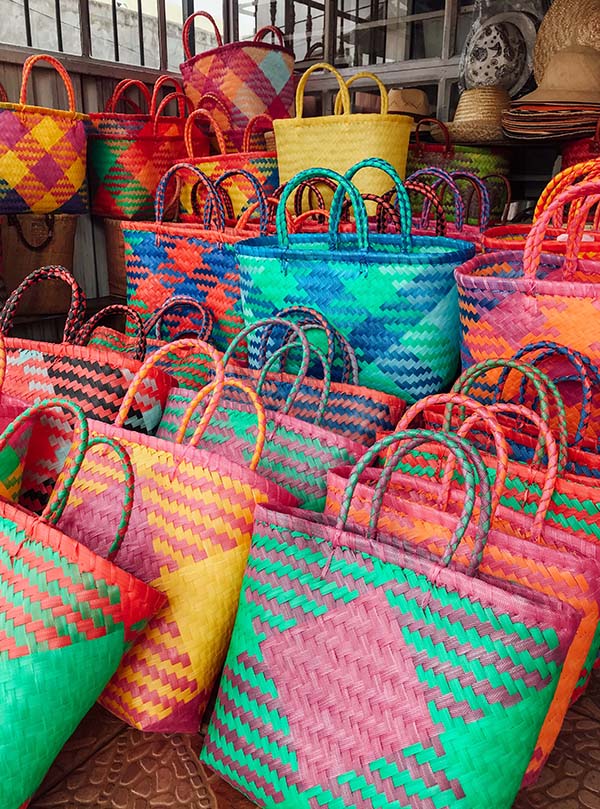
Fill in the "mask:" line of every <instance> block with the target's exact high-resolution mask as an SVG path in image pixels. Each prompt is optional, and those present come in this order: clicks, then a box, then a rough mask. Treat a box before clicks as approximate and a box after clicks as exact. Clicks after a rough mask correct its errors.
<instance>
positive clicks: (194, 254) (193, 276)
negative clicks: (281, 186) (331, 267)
mask: <svg viewBox="0 0 600 809" xmlns="http://www.w3.org/2000/svg"><path fill="white" fill-rule="evenodd" d="M184 173H189V174H191V175H192V176H194V175H195V176H196V177H197V178H198V180H199V181H200V183H201V184H202V185H204V187H205V188H206V191H207V194H208V198H209V199H210V200H211V202H212V216H211V220H212V224H211V221H210V220H207V221H206V222H205V223H204V225H197V224H190V223H174V222H163V212H164V204H165V193H166V189H167V186H168V183H169V181H170V179H171V178H172V177H174V176H178V175H179V174H184ZM257 192H258V196H259V198H260V200H261V205H262V217H261V219H262V221H263V223H264V227H265V228H266V226H267V208H266V202H265V200H264V196H262V195H261V193H260V187H257ZM122 228H123V240H124V242H125V260H126V265H127V303H128V304H129V306H131V307H132V308H134V309H136V310H137V311H138V312H139V313H140V315H141V317H142V319H143V320H147V319H148V318H150V317H152V315H153V314H154V312H155V311H156V310H157V309H158V307H159V306H160V305H161V304H163V303H164V302H165V301H166V300H167V299H168V298H170V297H171V296H172V295H173V294H176V295H188V296H190V297H192V298H196V299H197V300H199V301H200V302H201V303H204V304H206V305H207V306H208V308H209V309H210V310H211V312H212V314H213V316H214V319H215V326H214V330H213V340H214V343H215V345H216V346H217V348H218V349H219V350H220V351H225V350H226V349H227V346H228V344H229V342H230V340H231V339H232V338H233V337H234V336H235V335H236V334H237V333H238V332H239V331H241V329H242V328H243V320H242V315H241V307H240V303H239V298H240V281H239V270H238V260H237V256H236V253H235V245H236V244H237V242H239V241H240V240H241V239H244V238H247V237H248V235H254V234H253V233H252V234H249V233H246V232H245V231H243V230H238V229H234V228H230V227H226V225H225V209H224V206H223V202H222V199H221V197H220V195H219V193H218V191H217V190H216V189H215V187H214V185H213V183H212V182H211V181H210V180H209V179H208V177H206V176H205V175H204V174H203V173H202V172H201V171H200V170H199V169H197V168H195V167H194V166H191V165H188V164H186V163H178V164H176V165H175V166H173V167H172V168H170V169H169V171H167V172H166V174H165V175H164V176H163V178H162V180H161V181H160V185H159V187H158V191H157V193H156V205H155V221H154V222H127V223H123V225H122Z"/></svg>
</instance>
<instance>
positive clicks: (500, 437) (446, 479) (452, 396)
mask: <svg viewBox="0 0 600 809" xmlns="http://www.w3.org/2000/svg"><path fill="white" fill-rule="evenodd" d="M436 405H449V406H452V405H459V406H460V407H464V408H466V409H467V410H469V411H471V413H473V414H474V415H476V416H477V420H478V421H484V422H485V424H486V425H487V427H488V428H489V431H490V433H491V435H492V438H493V440H494V445H495V448H496V456H497V461H498V469H497V475H496V481H495V483H494V490H493V493H492V514H494V513H495V511H496V509H497V508H498V505H499V504H500V497H501V496H502V492H503V491H504V486H505V482H506V475H507V472H508V445H507V443H506V438H505V436H504V432H503V431H502V428H501V426H500V424H499V423H498V420H497V419H496V417H495V416H494V415H493V414H492V413H491V412H490V408H489V406H488V405H482V404H481V402H478V401H477V400H476V399H471V398H470V397H469V396H465V395H463V394H462V393H439V394H434V395H433V396H426V397H425V398H424V399H421V400H420V401H418V402H416V403H415V404H414V405H412V406H411V407H409V408H408V410H407V411H406V412H405V413H404V415H403V416H402V418H401V419H400V421H399V422H398V425H397V426H396V428H395V429H396V431H398V430H406V429H408V427H409V425H410V423H411V422H412V421H413V420H414V419H415V418H416V416H418V415H419V414H420V413H422V412H424V411H425V410H427V409H428V408H430V407H435V406H436ZM444 432H451V431H450V430H449V429H446V428H444ZM461 437H462V436H461ZM453 471H454V459H453V457H452V456H450V458H448V460H447V461H446V468H445V470H444V474H443V478H442V483H443V485H442V490H441V493H440V501H439V502H440V508H444V509H445V508H446V506H447V504H448V500H449V498H450V487H451V483H452V474H453Z"/></svg>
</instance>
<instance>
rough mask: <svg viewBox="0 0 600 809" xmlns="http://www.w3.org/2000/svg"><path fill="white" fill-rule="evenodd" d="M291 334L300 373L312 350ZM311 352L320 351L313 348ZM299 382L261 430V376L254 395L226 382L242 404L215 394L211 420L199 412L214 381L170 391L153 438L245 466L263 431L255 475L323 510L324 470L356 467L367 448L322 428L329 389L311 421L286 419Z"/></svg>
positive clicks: (246, 388) (235, 382) (268, 414)
mask: <svg viewBox="0 0 600 809" xmlns="http://www.w3.org/2000/svg"><path fill="white" fill-rule="evenodd" d="M295 330H296V333H297V336H298V337H299V339H300V340H301V344H302V348H303V354H304V363H303V369H304V368H305V367H306V364H307V362H308V354H309V351H310V348H309V345H308V341H307V339H306V336H305V335H304V333H303V332H302V330H301V329H299V328H298V327H295ZM247 333H248V332H246V333H244V334H247ZM313 351H319V350H318V349H315V348H313ZM319 353H320V352H319ZM321 356H322V355H321ZM322 361H323V367H324V368H325V369H326V373H328V370H329V367H328V363H327V360H326V358H325V357H324V356H322ZM266 369H268V366H266ZM226 371H227V373H229V371H230V366H229V365H227V366H226ZM242 378H243V377H242ZM301 382H302V376H298V377H297V378H296V379H295V383H294V385H293V386H292V388H291V390H290V393H289V395H288V397H287V399H286V400H284V403H283V406H282V407H281V408H278V409H277V410H274V409H269V410H266V412H263V418H265V419H266V425H265V426H264V427H261V419H260V418H259V419H258V423H257V417H256V408H257V407H260V409H261V411H263V408H264V407H265V406H266V405H265V404H264V400H262V397H261V390H262V385H263V378H262V377H261V378H259V380H258V383H257V384H256V391H254V390H253V389H252V387H250V386H248V385H247V384H244V382H241V381H240V380H239V379H235V378H231V379H226V388H227V394H229V389H230V388H237V389H240V388H241V390H242V391H243V394H244V397H245V398H246V402H244V401H243V400H242V401H241V402H240V401H235V400H232V399H231V398H230V396H229V395H226V396H223V397H221V396H220V395H219V396H218V397H216V396H213V397H211V399H210V400H209V407H210V408H211V409H214V405H215V402H216V401H218V407H217V408H216V410H214V412H213V413H211V414H210V416H209V417H207V416H206V412H207V411H204V412H203V411H202V410H201V409H199V410H197V408H198V405H199V404H200V402H201V401H202V400H203V399H206V397H207V391H210V390H211V389H212V387H213V385H214V383H213V384H211V385H209V386H208V388H204V389H203V390H202V391H200V392H199V393H195V392H194V391H191V390H189V389H188V390H186V389H183V388H173V389H172V390H171V392H170V393H169V397H168V399H167V403H166V405H165V410H164V413H163V417H162V420H161V423H160V425H159V427H158V431H157V437H158V438H164V439H167V440H169V439H170V440H173V439H175V440H176V441H177V442H182V441H183V440H185V439H190V440H191V441H192V443H193V444H194V445H195V446H198V447H200V448H204V449H208V450H211V451H213V452H215V453H216V452H220V453H222V454H223V456H224V457H228V458H232V459H233V460H235V461H237V462H238V463H249V462H252V459H253V457H254V452H255V447H256V442H257V440H258V437H259V436H260V434H261V430H264V431H265V436H266V438H265V444H264V447H263V449H262V453H261V457H260V463H258V465H257V466H256V469H257V471H258V472H259V474H261V475H264V476H265V478H268V479H269V480H271V481H273V482H274V483H277V484H278V485H279V486H281V487H283V488H284V489H287V491H289V492H291V493H292V494H293V495H294V496H295V497H296V499H297V501H298V503H299V504H300V505H301V506H302V507H303V508H306V509H311V510H313V511H322V510H323V508H324V506H325V491H326V478H327V470H328V469H330V468H332V467H334V466H337V465H339V464H340V463H354V462H355V461H357V460H358V459H359V458H360V457H361V455H363V454H364V452H365V447H364V446H363V445H362V444H360V443H358V442H356V441H353V440H352V439H350V438H346V437H344V436H341V435H339V434H336V433H333V432H332V431H331V430H329V429H327V428H325V427H323V426H321V424H320V415H321V414H322V411H323V410H324V408H325V406H326V403H327V399H326V397H327V385H326V386H325V388H324V391H323V396H322V404H321V407H320V409H319V411H318V412H317V418H316V419H315V420H314V423H311V422H307V421H304V420H301V419H299V418H296V417H294V416H292V415H290V411H291V410H292V407H293V405H294V402H295V398H296V396H297V394H298V391H299V389H300V385H301ZM327 382H328V380H327ZM248 398H250V399H251V402H250V406H248V404H247V400H248ZM257 401H258V403H259V404H258V405H257ZM186 413H192V414H193V415H192V417H191V419H187V418H186Z"/></svg>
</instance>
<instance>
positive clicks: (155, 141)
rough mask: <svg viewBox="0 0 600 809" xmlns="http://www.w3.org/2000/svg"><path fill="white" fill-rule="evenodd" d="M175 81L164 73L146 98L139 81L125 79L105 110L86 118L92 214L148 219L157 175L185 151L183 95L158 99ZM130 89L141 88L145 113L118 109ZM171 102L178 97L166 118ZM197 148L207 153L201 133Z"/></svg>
mask: <svg viewBox="0 0 600 809" xmlns="http://www.w3.org/2000/svg"><path fill="white" fill-rule="evenodd" d="M173 81H174V80H173V79H172V78H171V77H169V76H162V77H161V78H160V79H159V80H157V82H156V84H155V85H154V92H153V93H152V97H151V98H150V99H149V98H148V90H147V88H146V86H145V85H144V84H143V83H142V82H141V81H135V80H130V81H123V82H121V83H120V85H119V86H118V88H117V90H116V91H115V93H114V94H113V96H112V97H111V98H110V99H109V101H108V103H107V105H106V108H105V110H104V112H98V113H93V114H92V115H91V116H90V118H91V123H92V129H91V132H90V139H89V167H90V172H89V174H90V190H91V208H92V213H93V214H96V215H97V216H106V217H110V218H112V219H149V218H150V217H151V216H152V212H153V210H154V197H155V195H156V189H157V188H158V183H159V182H160V179H161V177H162V176H163V174H164V173H165V171H166V170H167V169H168V168H170V167H171V166H172V165H173V164H174V163H179V162H180V161H181V160H184V159H185V153H186V152H185V143H184V138H183V130H184V123H185V118H186V113H187V111H188V110H187V105H186V99H185V96H183V95H182V94H180V93H174V94H173V93H171V94H169V95H168V96H167V97H166V98H165V99H163V100H162V101H160V100H159V98H160V91H161V88H162V87H163V86H164V85H165V84H166V83H173ZM175 86H176V87H177V86H178V83H177V82H176V83H175ZM132 87H136V88H138V89H140V91H141V92H142V95H143V97H144V98H145V99H146V101H147V102H148V105H149V109H148V113H131V112H126V113H118V112H116V106H117V103H118V102H119V99H120V98H121V96H122V95H123V94H124V93H125V92H126V91H127V90H128V89H130V88H132ZM142 88H143V90H142ZM174 100H177V101H178V115H177V116H169V117H167V116H165V115H164V111H165V108H166V106H167V105H168V104H169V103H170V102H171V101H174ZM196 149H197V153H198V154H208V150H209V144H208V138H207V137H206V135H204V134H203V133H200V132H199V133H198V136H197V140H196Z"/></svg>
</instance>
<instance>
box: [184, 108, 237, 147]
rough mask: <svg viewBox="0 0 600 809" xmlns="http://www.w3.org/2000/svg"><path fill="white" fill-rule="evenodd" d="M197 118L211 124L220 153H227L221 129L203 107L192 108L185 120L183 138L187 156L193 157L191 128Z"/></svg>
mask: <svg viewBox="0 0 600 809" xmlns="http://www.w3.org/2000/svg"><path fill="white" fill-rule="evenodd" d="M199 119H203V120H205V121H208V123H209V124H210V125H211V127H212V129H213V132H214V133H215V137H216V139H217V145H218V147H219V149H220V152H221V154H222V155H224V154H226V153H227V144H226V142H225V136H224V135H223V130H222V129H221V127H220V126H219V124H218V123H217V122H216V120H215V119H214V117H213V116H212V114H211V113H210V112H209V111H208V110H205V109H204V108H203V107H202V108H201V109H197V110H194V111H193V112H192V113H191V115H189V116H188V119H187V121H186V122H185V129H184V131H183V139H184V143H185V148H186V151H187V154H188V157H192V158H193V157H194V140H193V137H192V130H193V127H194V124H195V123H196V121H198V120H199Z"/></svg>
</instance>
